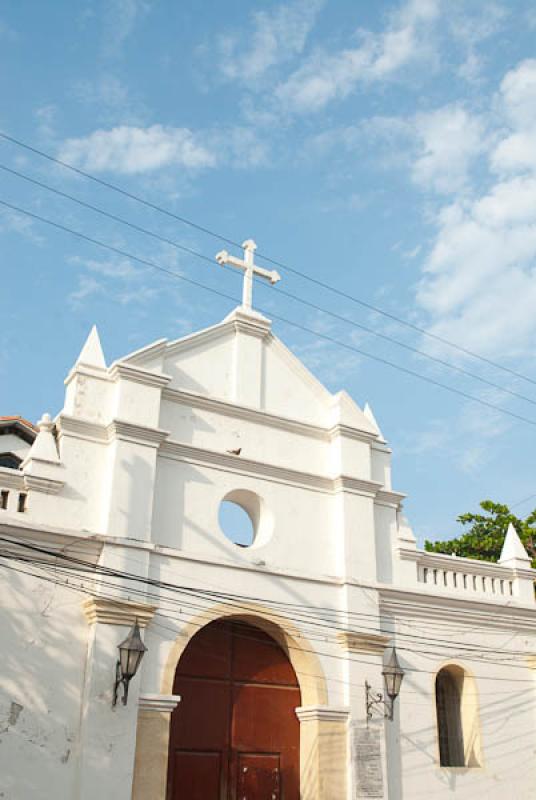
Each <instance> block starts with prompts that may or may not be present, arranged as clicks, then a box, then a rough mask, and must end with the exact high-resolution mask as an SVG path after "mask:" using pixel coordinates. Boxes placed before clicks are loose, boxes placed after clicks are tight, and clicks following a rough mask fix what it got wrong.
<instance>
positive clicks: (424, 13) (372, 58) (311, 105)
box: [275, 0, 439, 112]
mask: <svg viewBox="0 0 536 800" xmlns="http://www.w3.org/2000/svg"><path fill="white" fill-rule="evenodd" d="M438 14H439V0H409V1H408V2H406V4H405V5H404V6H402V8H401V9H400V10H398V11H397V12H395V13H393V14H391V15H390V17H389V20H388V23H387V27H386V30H384V31H383V32H381V33H371V32H370V31H363V30H360V31H357V35H358V37H359V39H360V43H359V44H358V46H357V47H354V48H346V49H342V50H339V51H338V52H334V53H333V52H332V53H327V52H325V51H320V50H319V51H317V52H316V53H314V54H313V55H312V56H311V57H309V58H308V59H307V60H306V61H305V63H304V64H302V66H301V67H299V68H298V70H296V71H295V72H294V73H293V74H292V75H291V76H290V77H289V78H288V79H287V80H286V81H284V82H283V83H280V84H279V86H277V87H276V89H275V96H276V98H277V100H278V101H279V102H280V103H281V104H282V105H283V106H284V107H285V108H286V109H287V110H288V111H295V112H312V111H319V110H321V109H323V108H324V107H325V106H326V105H327V104H328V103H329V102H331V101H333V100H335V99H341V98H344V97H346V96H348V95H349V94H350V93H351V92H352V91H354V89H355V88H356V87H357V85H358V84H360V83H371V82H375V81H383V80H388V79H389V78H391V77H393V76H394V75H395V74H396V73H397V72H398V71H399V70H400V69H402V68H403V67H405V66H407V65H409V64H411V63H414V62H416V61H418V60H422V59H423V58H429V57H430V56H431V55H432V53H431V51H430V49H429V47H428V41H429V38H428V35H427V31H429V29H431V28H432V27H433V25H434V23H435V21H436V19H437V17H438Z"/></svg>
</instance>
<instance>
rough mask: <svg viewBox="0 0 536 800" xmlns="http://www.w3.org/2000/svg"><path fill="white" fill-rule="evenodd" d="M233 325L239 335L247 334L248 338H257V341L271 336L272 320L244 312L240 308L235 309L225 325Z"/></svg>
mask: <svg viewBox="0 0 536 800" xmlns="http://www.w3.org/2000/svg"><path fill="white" fill-rule="evenodd" d="M229 323H230V324H231V325H232V326H233V328H234V330H235V332H237V333H245V334H246V335H247V336H255V337H256V338H257V339H265V338H267V337H268V336H270V332H271V328H272V322H271V320H269V319H267V318H266V317H263V316H262V315H257V314H254V313H253V314H248V313H246V312H245V311H242V310H241V308H240V307H238V308H235V310H234V311H232V312H231V313H230V314H229V316H228V317H226V319H225V321H224V324H229Z"/></svg>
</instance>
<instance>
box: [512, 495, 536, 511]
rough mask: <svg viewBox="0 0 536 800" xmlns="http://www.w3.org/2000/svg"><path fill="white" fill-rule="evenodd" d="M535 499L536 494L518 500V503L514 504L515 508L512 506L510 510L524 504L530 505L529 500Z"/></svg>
mask: <svg viewBox="0 0 536 800" xmlns="http://www.w3.org/2000/svg"><path fill="white" fill-rule="evenodd" d="M534 498H536V494H529V496H528V497H524V498H523V500H518V501H517V503H514V504H513V506H510V508H517V507H518V506H521V505H523V503H528V501H529V500H533V499H534Z"/></svg>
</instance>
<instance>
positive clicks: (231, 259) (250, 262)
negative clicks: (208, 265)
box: [216, 239, 281, 312]
mask: <svg viewBox="0 0 536 800" xmlns="http://www.w3.org/2000/svg"><path fill="white" fill-rule="evenodd" d="M242 247H243V248H244V260H243V261H241V260H240V259H239V258H235V256H230V255H229V253H228V252H227V250H220V252H219V253H216V261H217V262H218V264H220V265H221V266H222V267H224V266H225V265H226V264H230V265H231V266H232V267H237V268H238V269H241V270H243V272H244V287H243V290H242V307H243V309H244V311H247V312H251V302H252V294H253V276H254V275H258V276H259V277H260V278H265V279H266V280H268V281H270V283H271V284H272V285H273V284H274V283H277V281H280V280H281V275H280V274H279V273H278V272H276V270H275V269H272V270H268V269H263V268H262V267H259V266H257V264H255V262H254V259H253V256H254V253H255V250H256V249H257V245H256V244H255V242H254V241H253V239H246V241H245V242H244V243H243V244H242Z"/></svg>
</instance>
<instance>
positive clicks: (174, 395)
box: [162, 387, 405, 497]
mask: <svg viewBox="0 0 536 800" xmlns="http://www.w3.org/2000/svg"><path fill="white" fill-rule="evenodd" d="M162 399H163V400H168V401H169V402H172V403H180V404H181V405H185V406H188V407H190V408H199V409H201V410H203V411H210V412H212V413H214V414H221V415H222V416H226V417H232V418H234V419H244V420H246V421H248V422H253V423H255V424H257V425H265V426H267V427H270V428H278V429H279V430H284V431H289V432H290V433H295V434H298V435H300V436H306V437H308V438H311V439H319V440H321V441H324V442H332V441H333V440H334V439H335V438H337V437H340V436H342V437H346V438H350V439H355V440H357V441H360V442H365V443H367V444H370V445H371V446H372V447H374V449H377V450H381V451H382V452H387V453H390V452H391V450H390V449H389V448H388V447H385V446H384V445H382V444H381V443H380V442H378V437H377V435H376V434H373V433H369V432H368V431H361V430H359V429H358V428H351V427H350V426H349V425H340V424H337V425H333V426H332V427H331V428H323V427H322V426H320V425H313V424H312V423H309V422H302V421H300V420H297V419H293V418H292V417H281V416H278V415H277V414H271V413H270V412H269V411H263V410H261V409H258V408H253V407H251V406H242V405H238V404H235V403H229V402H228V401H226V400H223V399H220V398H216V397H207V396H205V395H200V394H195V393H194V392H188V391H185V390H183V389H173V388H171V387H166V388H165V389H164V390H163V392H162ZM401 496H404V497H405V495H401Z"/></svg>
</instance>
